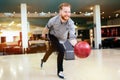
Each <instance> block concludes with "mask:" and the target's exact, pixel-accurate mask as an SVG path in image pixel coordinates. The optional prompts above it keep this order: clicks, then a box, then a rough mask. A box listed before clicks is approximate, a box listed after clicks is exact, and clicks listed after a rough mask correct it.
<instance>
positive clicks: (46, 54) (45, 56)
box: [41, 45, 55, 68]
mask: <svg viewBox="0 0 120 80" xmlns="http://www.w3.org/2000/svg"><path fill="white" fill-rule="evenodd" d="M53 51H55V50H54V48H53V46H52V45H49V48H48V49H47V50H46V53H45V55H44V57H43V59H41V68H42V66H43V63H44V62H46V61H47V60H48V58H49V56H50V55H51V54H52V52H53Z"/></svg>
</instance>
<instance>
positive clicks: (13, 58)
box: [0, 49, 120, 80]
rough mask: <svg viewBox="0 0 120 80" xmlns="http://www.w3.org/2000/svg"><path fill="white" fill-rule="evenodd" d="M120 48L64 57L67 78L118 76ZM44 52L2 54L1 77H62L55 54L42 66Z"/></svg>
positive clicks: (10, 79) (52, 79) (30, 79)
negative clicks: (88, 54) (74, 57)
mask: <svg viewBox="0 0 120 80" xmlns="http://www.w3.org/2000/svg"><path fill="white" fill-rule="evenodd" d="M119 52H120V49H98V50H92V51H91V54H90V56H89V57H88V58H77V57H76V59H75V60H64V75H65V80H119V79H120V53H119ZM43 55H44V53H36V54H22V55H5V56H0V80H61V79H59V78H58V77H57V75H56V72H57V71H56V65H57V64H56V59H57V58H56V57H57V56H56V54H55V53H53V54H52V55H51V56H50V58H49V59H48V61H47V62H46V63H45V64H44V65H43V68H42V69H41V68H40V60H41V58H42V57H43Z"/></svg>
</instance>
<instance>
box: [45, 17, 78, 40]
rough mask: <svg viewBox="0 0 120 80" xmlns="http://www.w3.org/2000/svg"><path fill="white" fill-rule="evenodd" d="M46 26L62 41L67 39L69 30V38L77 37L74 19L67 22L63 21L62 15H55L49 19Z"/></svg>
mask: <svg viewBox="0 0 120 80" xmlns="http://www.w3.org/2000/svg"><path fill="white" fill-rule="evenodd" d="M46 27H47V28H48V29H49V31H50V34H52V35H54V36H56V37H57V38H58V40H59V41H60V42H65V41H66V40H67V36H68V32H69V39H75V38H76V35H75V25H74V22H73V21H72V19H69V20H68V21H67V22H66V23H62V22H61V20H60V16H59V15H57V16H54V17H53V18H51V19H50V20H49V21H48V24H47V25H46Z"/></svg>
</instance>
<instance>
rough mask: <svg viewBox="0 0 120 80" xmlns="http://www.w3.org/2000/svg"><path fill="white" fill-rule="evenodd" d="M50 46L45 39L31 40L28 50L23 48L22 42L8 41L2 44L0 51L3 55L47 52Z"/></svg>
mask: <svg viewBox="0 0 120 80" xmlns="http://www.w3.org/2000/svg"><path fill="white" fill-rule="evenodd" d="M47 46H48V43H47V41H45V40H34V41H29V45H28V48H27V49H26V50H23V49H22V46H21V42H19V41H18V42H6V43H1V44H0V52H2V53H3V55H13V54H24V53H27V54H30V53H37V52H45V51H46V48H47Z"/></svg>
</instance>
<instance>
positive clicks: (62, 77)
mask: <svg viewBox="0 0 120 80" xmlns="http://www.w3.org/2000/svg"><path fill="white" fill-rule="evenodd" d="M58 77H59V78H61V79H64V74H63V71H60V72H59V73H58Z"/></svg>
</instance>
